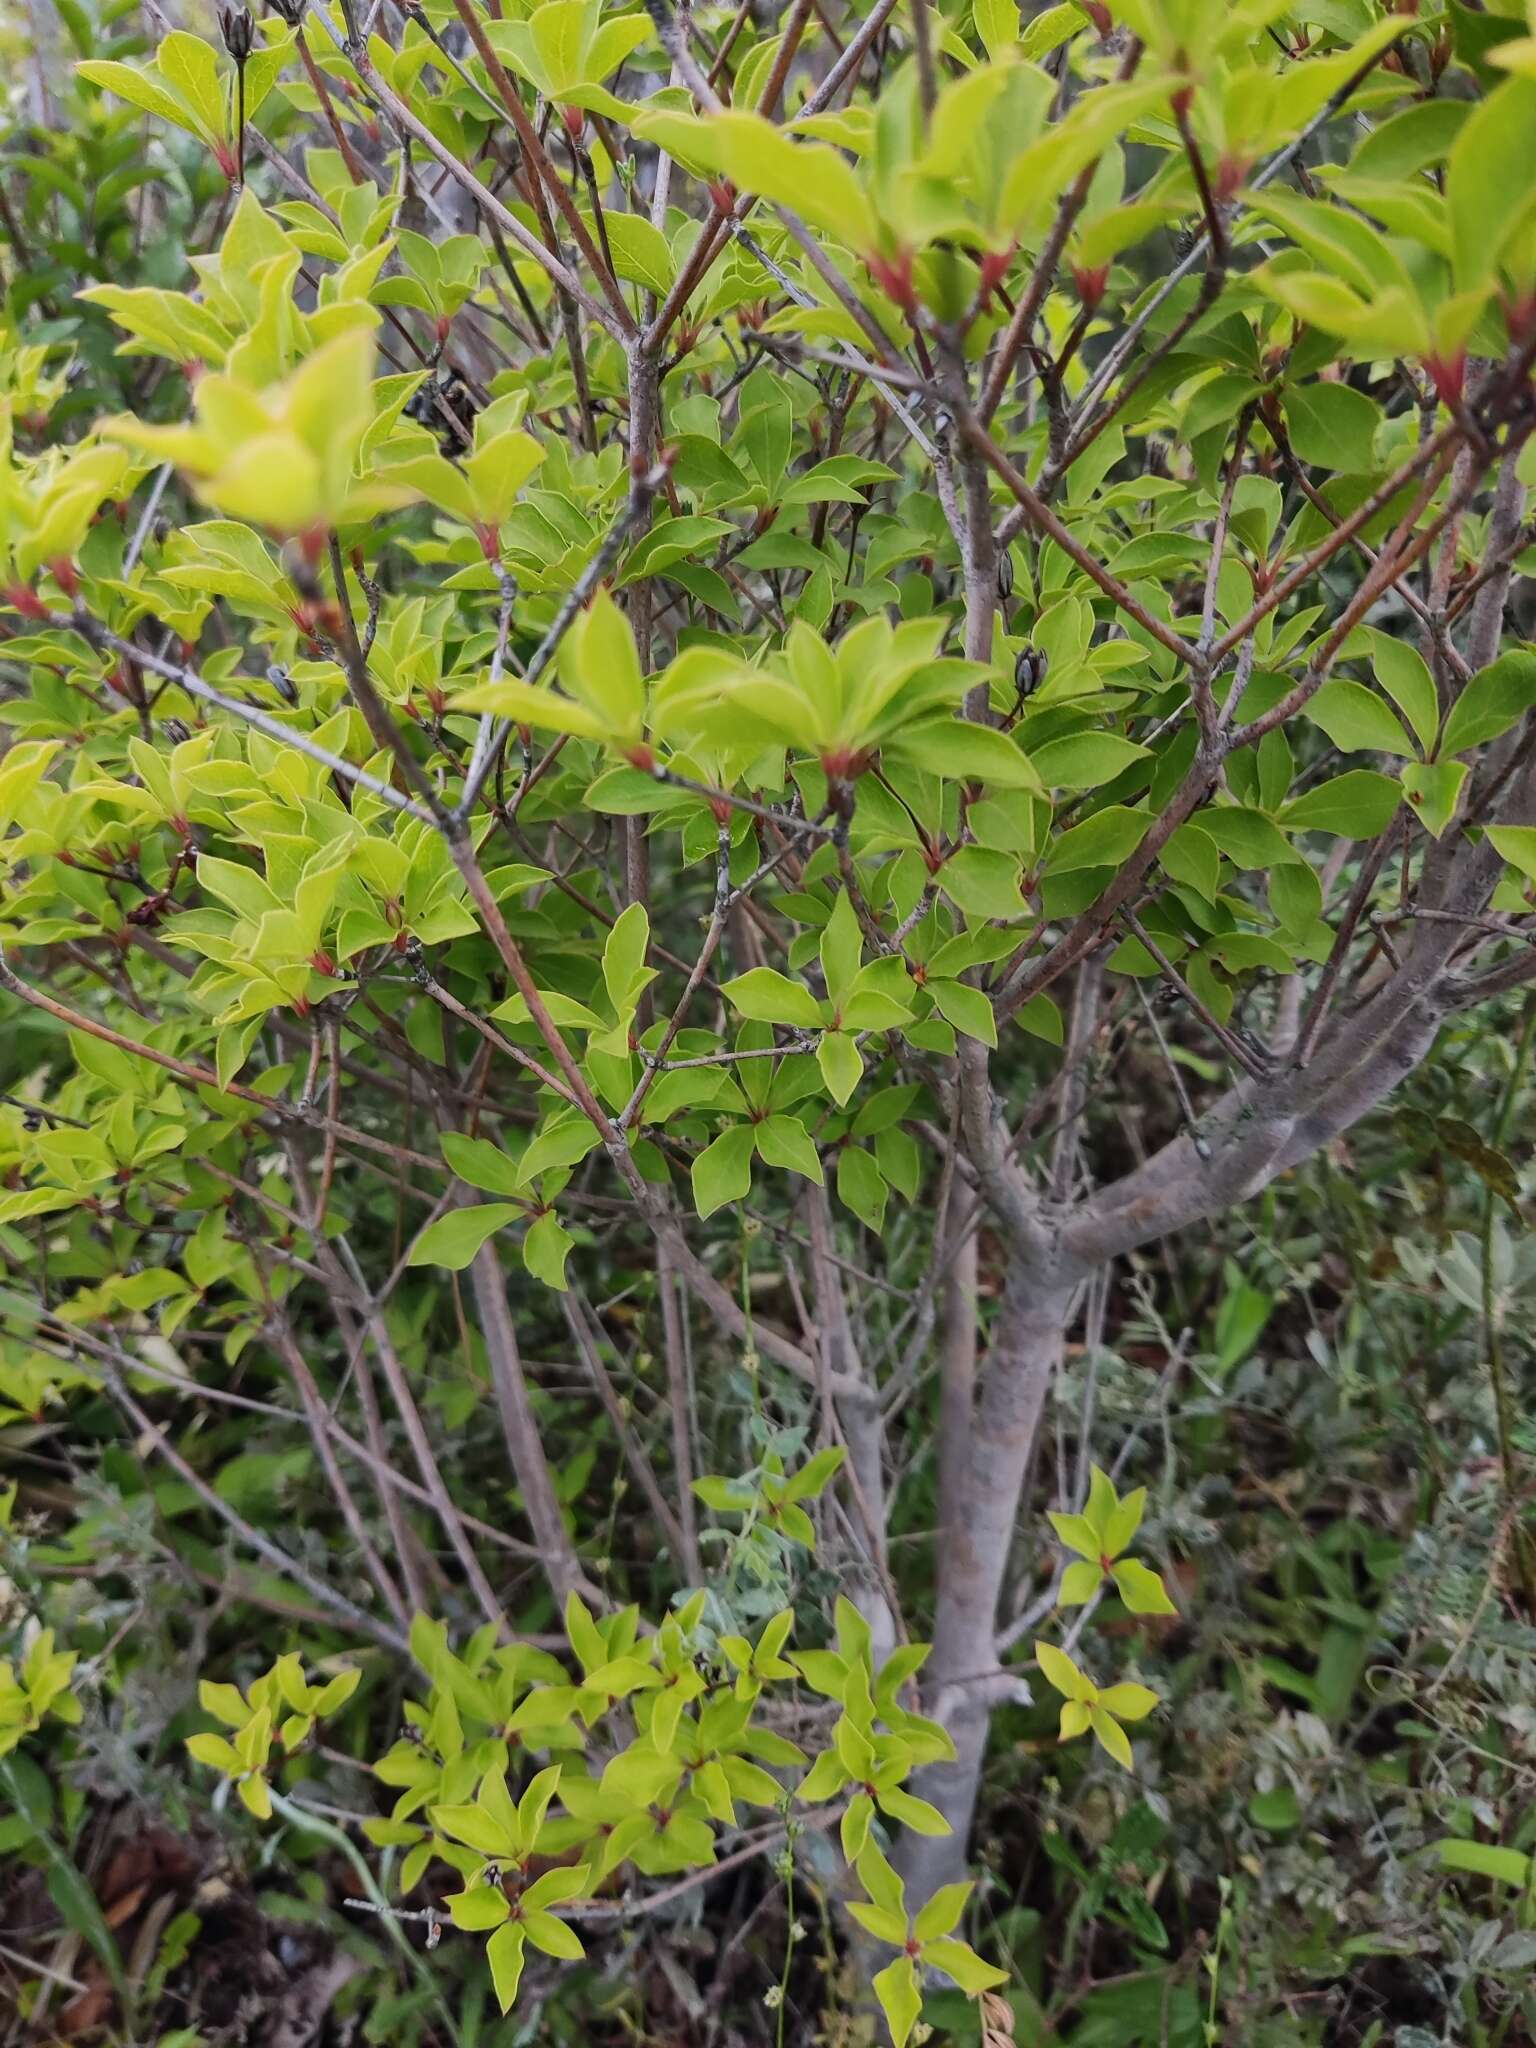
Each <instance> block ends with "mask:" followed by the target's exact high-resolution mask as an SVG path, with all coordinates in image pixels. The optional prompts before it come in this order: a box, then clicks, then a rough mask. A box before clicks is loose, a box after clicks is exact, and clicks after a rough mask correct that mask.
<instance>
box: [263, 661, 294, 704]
mask: <svg viewBox="0 0 1536 2048" xmlns="http://www.w3.org/2000/svg"><path fill="white" fill-rule="evenodd" d="M267 681H268V682H269V683H270V684H271V685H272V687H273V689H274V690H276V692H277V694H278V695H279V697H281V698H282V700H283V702H284V703H285V704H297V703H298V701H299V693H298V691H297V690H296V689H295V688H294V687H293V678H292V677H291V676H290V675H289V673H288V671H287V669H285V668H284V667H283V666H282V665H281V663H279V662H275V661H274V662H273V664H272V666H271V667H270V668H269V669H268V670H267Z"/></svg>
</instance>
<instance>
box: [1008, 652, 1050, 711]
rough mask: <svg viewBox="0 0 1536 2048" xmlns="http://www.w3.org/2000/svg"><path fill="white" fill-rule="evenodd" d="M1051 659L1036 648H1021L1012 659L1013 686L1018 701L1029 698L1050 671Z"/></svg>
mask: <svg viewBox="0 0 1536 2048" xmlns="http://www.w3.org/2000/svg"><path fill="white" fill-rule="evenodd" d="M1050 666H1051V657H1050V656H1049V655H1048V654H1046V653H1044V652H1042V650H1041V649H1040V648H1038V647H1021V648H1020V649H1019V651H1018V653H1017V654H1016V655H1015V657H1014V662H1013V684H1014V688H1015V689H1016V690H1017V691H1018V693H1019V696H1020V699H1021V700H1022V699H1023V698H1025V697H1031V696H1033V695H1034V693H1035V691H1036V690H1038V689H1039V687H1040V685H1041V684H1042V683H1043V682H1044V681H1045V678H1046V676H1047V674H1048V673H1049V671H1050Z"/></svg>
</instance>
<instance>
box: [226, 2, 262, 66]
mask: <svg viewBox="0 0 1536 2048" xmlns="http://www.w3.org/2000/svg"><path fill="white" fill-rule="evenodd" d="M219 33H220V35H222V36H223V38H224V47H225V49H226V50H228V52H229V54H230V55H231V57H233V58H234V60H235V62H236V63H237V64H243V63H244V62H245V60H246V58H247V57H249V56H250V54H251V45H252V43H253V42H254V41H255V36H256V25H255V23H254V22H253V21H252V20H251V16H250V11H249V9H248V8H245V7H243V6H239V7H237V6H230V5H228V4H225V5H222V6H221V7H220V8H219Z"/></svg>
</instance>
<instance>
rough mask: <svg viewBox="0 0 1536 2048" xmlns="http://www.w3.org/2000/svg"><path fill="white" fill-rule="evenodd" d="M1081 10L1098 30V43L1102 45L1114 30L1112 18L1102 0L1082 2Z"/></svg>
mask: <svg viewBox="0 0 1536 2048" xmlns="http://www.w3.org/2000/svg"><path fill="white" fill-rule="evenodd" d="M1082 9H1083V12H1084V14H1086V15H1087V17H1088V19H1089V20H1090V21H1091V22H1092V23H1093V25H1094V27H1095V28H1096V29H1097V30H1098V33H1099V41H1100V42H1101V43H1102V42H1103V41H1105V39H1106V38H1107V37H1108V35H1109V33H1110V31H1111V30H1112V29H1113V28H1114V25H1115V19H1114V16H1113V15H1112V14H1111V13H1110V11H1109V9H1108V8H1107V7H1106V6H1105V5H1104V0H1082Z"/></svg>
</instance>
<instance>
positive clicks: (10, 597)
mask: <svg viewBox="0 0 1536 2048" xmlns="http://www.w3.org/2000/svg"><path fill="white" fill-rule="evenodd" d="M5 601H6V603H7V604H8V605H9V606H10V607H11V609H12V611H17V612H20V613H21V616H22V617H23V618H24V619H46V618H47V616H48V607H47V605H45V604H44V603H43V600H42V599H41V598H40V597H39V596H38V594H37V592H36V591H35V590H34V589H32V587H31V585H30V584H26V583H13V584H12V585H11V586H10V588H9V589H8V590H7V591H6V593H5Z"/></svg>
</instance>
